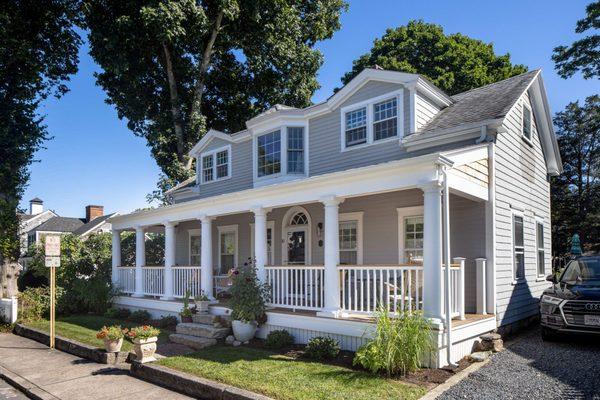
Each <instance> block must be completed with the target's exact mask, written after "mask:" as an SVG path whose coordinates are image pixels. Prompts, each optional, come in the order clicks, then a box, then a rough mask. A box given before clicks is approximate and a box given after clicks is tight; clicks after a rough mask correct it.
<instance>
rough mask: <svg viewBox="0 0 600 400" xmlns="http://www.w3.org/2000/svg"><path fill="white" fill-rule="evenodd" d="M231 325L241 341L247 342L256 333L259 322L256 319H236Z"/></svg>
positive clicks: (236, 336) (234, 333)
mask: <svg viewBox="0 0 600 400" xmlns="http://www.w3.org/2000/svg"><path fill="white" fill-rule="evenodd" d="M231 327H232V328H233V336H235V338H236V339H237V340H239V341H240V342H247V341H248V340H250V339H252V338H253V337H254V335H255V334H256V329H257V328H258V324H257V323H256V321H252V322H242V321H237V320H236V321H233V322H232V323H231Z"/></svg>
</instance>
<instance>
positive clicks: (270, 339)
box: [265, 329, 294, 349]
mask: <svg viewBox="0 0 600 400" xmlns="http://www.w3.org/2000/svg"><path fill="white" fill-rule="evenodd" d="M293 344H294V337H293V336H292V335H291V334H290V333H289V332H288V331H286V330H285V329H280V330H275V331H271V332H269V334H268V335H267V340H266V341H265V346H267V347H268V348H269V349H282V348H284V347H288V346H291V345H293Z"/></svg>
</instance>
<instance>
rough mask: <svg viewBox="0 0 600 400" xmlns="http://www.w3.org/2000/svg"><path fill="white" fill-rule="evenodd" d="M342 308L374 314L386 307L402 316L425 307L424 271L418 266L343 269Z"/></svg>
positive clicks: (374, 266)
mask: <svg viewBox="0 0 600 400" xmlns="http://www.w3.org/2000/svg"><path fill="white" fill-rule="evenodd" d="M338 270H339V271H340V286H341V290H340V296H341V298H340V303H341V308H342V310H344V311H347V312H353V313H372V312H375V311H377V310H378V309H379V307H384V308H386V309H387V310H388V311H390V312H392V313H395V314H400V313H402V312H404V311H408V310H420V309H421V308H422V307H423V267H422V266H417V265H340V266H338Z"/></svg>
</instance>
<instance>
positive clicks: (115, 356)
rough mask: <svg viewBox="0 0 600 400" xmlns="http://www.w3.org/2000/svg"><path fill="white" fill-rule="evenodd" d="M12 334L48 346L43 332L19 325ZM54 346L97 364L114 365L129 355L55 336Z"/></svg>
mask: <svg viewBox="0 0 600 400" xmlns="http://www.w3.org/2000/svg"><path fill="white" fill-rule="evenodd" d="M14 333H15V334H16V335H19V336H23V337H26V338H27V339H32V340H35V341H36V342H39V343H42V344H45V345H46V346H49V345H50V335H49V334H47V333H46V332H44V331H40V330H38V329H34V328H30V327H28V326H25V325H21V324H16V325H15V329H14ZM54 344H55V347H56V349H57V350H61V351H64V352H65V353H69V354H73V355H75V356H77V357H81V358H85V359H88V360H91V361H94V362H97V363H98V364H111V365H114V364H118V363H123V362H125V361H126V360H127V357H128V355H129V353H128V352H125V351H120V352H118V353H107V352H105V351H104V350H102V349H98V348H97V347H94V346H90V345H87V344H85V343H80V342H78V341H75V340H71V339H67V338H64V337H62V336H56V337H55V341H54Z"/></svg>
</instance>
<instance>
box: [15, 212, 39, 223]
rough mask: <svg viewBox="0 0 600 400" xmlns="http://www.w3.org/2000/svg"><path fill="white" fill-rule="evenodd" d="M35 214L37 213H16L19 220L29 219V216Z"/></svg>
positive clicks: (31, 216)
mask: <svg viewBox="0 0 600 400" xmlns="http://www.w3.org/2000/svg"><path fill="white" fill-rule="evenodd" d="M36 215H38V214H33V215H31V214H23V213H17V216H18V217H19V219H20V220H21V221H28V220H30V219H31V218H33V217H35V216H36Z"/></svg>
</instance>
